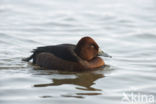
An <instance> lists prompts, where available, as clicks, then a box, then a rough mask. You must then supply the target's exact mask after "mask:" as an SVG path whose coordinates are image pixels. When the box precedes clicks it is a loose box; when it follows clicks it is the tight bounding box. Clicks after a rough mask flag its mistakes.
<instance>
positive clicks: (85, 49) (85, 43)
mask: <svg viewBox="0 0 156 104" xmlns="http://www.w3.org/2000/svg"><path fill="white" fill-rule="evenodd" d="M98 51H99V46H98V45H97V43H96V42H95V41H94V40H93V39H92V38H91V37H83V38H82V39H80V40H79V42H78V43H77V45H76V49H75V52H76V53H77V55H78V56H79V57H81V58H82V59H84V60H87V61H89V60H92V59H93V58H95V57H96V56H97V55H98Z"/></svg>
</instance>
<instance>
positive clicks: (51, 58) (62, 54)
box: [22, 36, 111, 71]
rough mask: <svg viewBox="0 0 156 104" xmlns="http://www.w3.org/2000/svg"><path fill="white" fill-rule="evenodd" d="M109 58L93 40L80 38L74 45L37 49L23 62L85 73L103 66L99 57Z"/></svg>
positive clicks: (86, 37)
mask: <svg viewBox="0 0 156 104" xmlns="http://www.w3.org/2000/svg"><path fill="white" fill-rule="evenodd" d="M100 56H104V57H111V56H110V55H108V54H107V53H105V52H103V51H102V50H101V49H100V48H99V46H98V44H97V43H96V42H95V40H94V39H93V38H91V37H89V36H85V37H82V38H81V39H80V40H79V41H78V43H77V44H76V45H74V44H59V45H50V46H43V47H37V48H36V49H33V51H32V55H30V56H29V57H27V58H23V59H22V60H23V61H27V62H29V61H30V60H32V63H33V64H34V65H37V66H39V67H41V68H45V69H53V70H67V71H86V70H95V69H97V68H100V67H102V66H105V62H104V60H103V59H102V58H101V57H100Z"/></svg>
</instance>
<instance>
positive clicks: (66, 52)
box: [33, 44, 78, 63]
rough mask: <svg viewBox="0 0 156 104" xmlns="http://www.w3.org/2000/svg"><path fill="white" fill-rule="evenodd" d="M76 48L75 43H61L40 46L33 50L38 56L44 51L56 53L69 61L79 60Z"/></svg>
mask: <svg viewBox="0 0 156 104" xmlns="http://www.w3.org/2000/svg"><path fill="white" fill-rule="evenodd" d="M74 49H75V45H73V44H60V45H53V46H45V47H38V48H37V49H34V50H33V53H34V54H35V57H37V55H38V54H40V53H42V52H48V53H51V54H53V55H55V56H56V57H58V58H61V59H64V60H67V61H72V62H78V56H77V55H76V53H75V51H74ZM34 60H35V59H34ZM34 63H35V62H34Z"/></svg>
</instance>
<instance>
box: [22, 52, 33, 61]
mask: <svg viewBox="0 0 156 104" xmlns="http://www.w3.org/2000/svg"><path fill="white" fill-rule="evenodd" d="M33 57H34V54H32V55H31V56H29V57H26V58H22V61H27V62H29V61H30V60H31V59H32V58H33Z"/></svg>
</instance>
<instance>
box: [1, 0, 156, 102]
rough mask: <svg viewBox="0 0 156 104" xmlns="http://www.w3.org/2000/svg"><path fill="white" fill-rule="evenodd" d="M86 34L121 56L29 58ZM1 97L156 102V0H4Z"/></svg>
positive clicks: (2, 10)
mask: <svg viewBox="0 0 156 104" xmlns="http://www.w3.org/2000/svg"><path fill="white" fill-rule="evenodd" d="M83 36H91V37H93V38H94V39H95V40H96V42H97V43H98V44H99V46H100V47H101V48H102V50H104V51H105V52H107V53H109V54H110V55H111V56H112V57H113V58H112V59H109V58H103V59H104V60H105V63H106V64H107V66H106V67H105V68H104V69H102V70H97V71H92V72H84V73H76V72H60V71H54V70H36V68H34V67H33V66H32V65H31V64H30V63H26V62H22V61H21V59H22V58H23V57H26V56H29V55H30V51H31V50H32V49H34V48H36V47H38V46H45V45H55V44H61V43H72V44H76V43H77V41H78V40H79V39H80V38H81V37H83ZM125 97H127V98H125ZM133 97H134V98H133ZM0 104H156V0H0Z"/></svg>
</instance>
